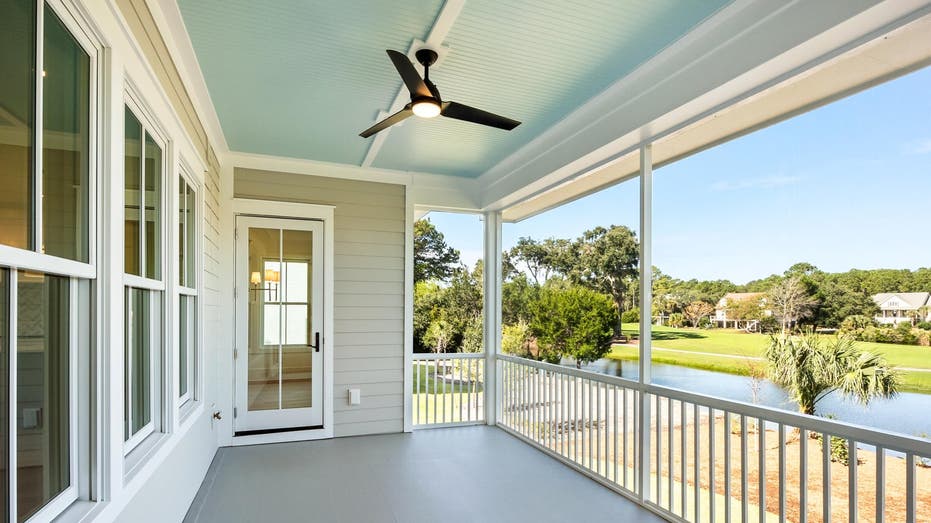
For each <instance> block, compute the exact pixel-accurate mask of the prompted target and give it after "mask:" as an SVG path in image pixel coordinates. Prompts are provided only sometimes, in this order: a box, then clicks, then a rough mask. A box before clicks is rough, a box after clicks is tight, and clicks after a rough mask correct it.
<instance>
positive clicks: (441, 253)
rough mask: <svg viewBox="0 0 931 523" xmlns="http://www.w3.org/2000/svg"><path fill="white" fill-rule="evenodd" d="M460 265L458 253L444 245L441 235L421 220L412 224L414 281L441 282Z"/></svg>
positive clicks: (427, 222)
mask: <svg viewBox="0 0 931 523" xmlns="http://www.w3.org/2000/svg"><path fill="white" fill-rule="evenodd" d="M459 264H460V261H459V251H457V250H456V249H453V248H452V247H450V246H449V245H447V243H446V239H445V238H444V237H443V233H441V232H440V231H438V230H437V229H436V227H435V226H434V225H433V224H432V223H430V220H426V219H421V220H417V221H416V222H414V281H415V282H418V281H427V280H442V281H445V280H447V279H449V277H450V276H451V275H452V274H453V271H454V270H455V269H456V267H457V266H458V265H459Z"/></svg>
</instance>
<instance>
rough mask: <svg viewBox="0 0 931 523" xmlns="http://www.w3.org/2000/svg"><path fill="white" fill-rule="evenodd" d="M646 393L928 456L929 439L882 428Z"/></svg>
mask: <svg viewBox="0 0 931 523" xmlns="http://www.w3.org/2000/svg"><path fill="white" fill-rule="evenodd" d="M647 392H648V393H650V394H656V395H658V396H665V397H667V398H671V399H675V400H684V401H687V402H690V403H697V404H698V405H701V406H704V407H712V408H715V409H718V410H726V411H728V412H732V413H735V414H743V415H745V416H750V417H752V418H762V419H763V420H764V421H770V422H775V423H782V424H785V425H790V426H793V427H798V428H801V429H805V430H809V431H813V432H826V433H828V434H830V435H832V436H840V437H843V438H850V439H853V440H855V441H857V442H859V443H866V444H868V445H878V446H880V447H883V448H886V449H889V450H897V451H902V452H912V453H915V454H918V455H921V456H929V455H931V441H927V440H924V439H922V438H918V437H914V436H907V435H904V434H897V433H894V432H889V431H886V430H883V429H878V428H873V427H865V426H863V425H857V424H854V423H848V422H845V421H838V420H831V419H827V418H820V417H817V416H809V415H806V414H800V413H796V412H790V411H787V410H780V409H776V408H773V407H767V406H764V405H755V404H752V403H746V402H743V401H735V400H729V399H724V398H718V397H715V396H708V395H705V394H696V393H694V392H688V391H684V390H681V389H676V388H672V387H664V386H662V385H649V386H648V387H647Z"/></svg>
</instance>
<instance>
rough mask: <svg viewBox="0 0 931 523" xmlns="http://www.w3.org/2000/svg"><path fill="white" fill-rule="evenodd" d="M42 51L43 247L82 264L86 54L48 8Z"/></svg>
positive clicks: (86, 145)
mask: <svg viewBox="0 0 931 523" xmlns="http://www.w3.org/2000/svg"><path fill="white" fill-rule="evenodd" d="M43 52H44V57H43V60H44V62H45V63H44V64H43V72H44V73H45V74H44V75H43V80H42V239H43V245H42V248H43V251H44V252H45V253H47V254H52V255H55V256H61V257H63V258H69V259H72V260H78V261H83V262H86V261H88V244H87V238H88V228H89V225H88V206H89V200H88V169H89V166H90V165H89V162H88V153H89V149H90V146H89V141H88V139H89V129H88V118H89V112H90V106H89V100H90V57H89V56H88V55H87V53H85V52H84V50H83V49H82V48H81V46H80V45H78V43H77V42H76V41H75V39H74V38H73V37H72V36H71V34H69V33H68V30H67V29H65V26H64V25H63V24H62V23H61V20H59V19H58V17H57V16H56V15H55V13H53V12H52V10H51V9H50V8H49V7H48V6H46V7H45V28H44V41H43Z"/></svg>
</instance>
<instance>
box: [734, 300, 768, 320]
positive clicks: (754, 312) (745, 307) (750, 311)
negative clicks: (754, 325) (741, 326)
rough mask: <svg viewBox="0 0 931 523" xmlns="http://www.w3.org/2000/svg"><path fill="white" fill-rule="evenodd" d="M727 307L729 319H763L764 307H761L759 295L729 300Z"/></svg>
mask: <svg viewBox="0 0 931 523" xmlns="http://www.w3.org/2000/svg"><path fill="white" fill-rule="evenodd" d="M726 307H727V317H728V318H729V319H734V320H743V321H748V320H761V319H763V309H762V307H760V300H759V298H757V297H751V298H746V299H743V300H727V305H726Z"/></svg>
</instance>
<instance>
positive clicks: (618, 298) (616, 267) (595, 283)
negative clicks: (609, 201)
mask: <svg viewBox="0 0 931 523" xmlns="http://www.w3.org/2000/svg"><path fill="white" fill-rule="evenodd" d="M639 261H640V244H639V242H638V241H637V236H636V235H635V234H634V232H633V231H631V230H630V229H629V228H628V227H625V226H623V225H612V226H611V227H610V228H607V229H606V228H604V227H595V228H594V229H592V230H589V231H585V232H584V233H583V234H582V236H581V237H580V238H579V239H578V240H576V242H575V243H574V244H573V248H572V260H571V262H569V263H568V264H567V265H569V266H571V269H570V273H571V276H572V280H573V281H575V282H576V283H579V284H582V285H584V286H586V287H589V288H590V289H592V290H595V291H598V292H602V293H604V294H607V295H608V296H610V297H611V299H612V300H613V302H614V307H615V311H616V312H615V317H616V318H615V319H616V327H615V333H616V334H620V332H621V314H622V313H623V312H624V309H625V306H624V297H625V295H626V294H627V290H628V285H630V283H631V281H632V280H633V279H634V278H635V277H636V276H637V265H638V263H639Z"/></svg>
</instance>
